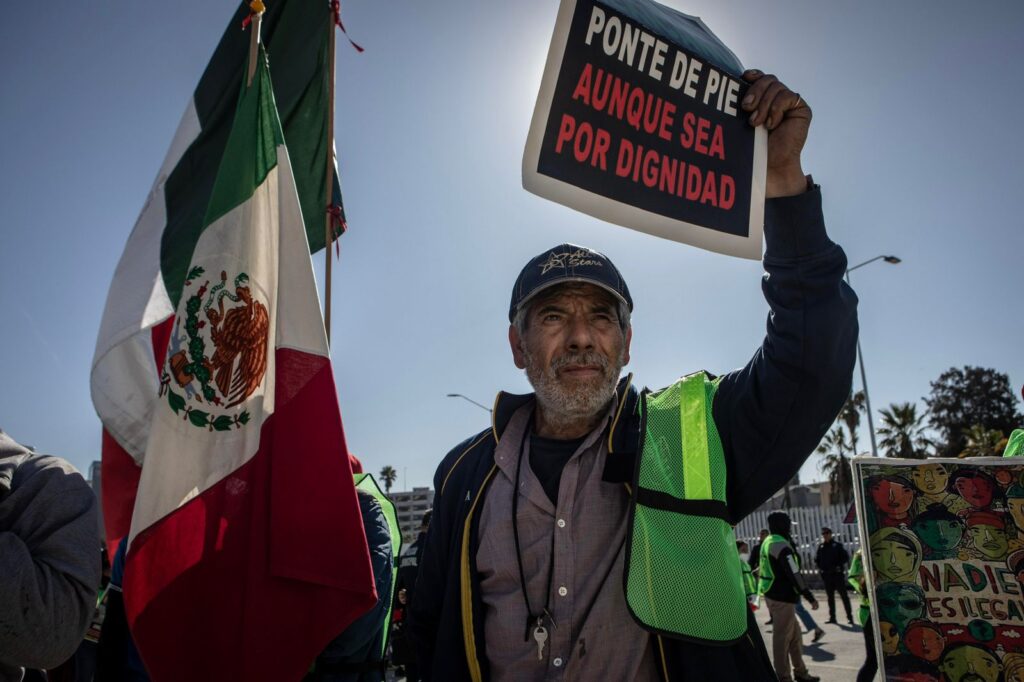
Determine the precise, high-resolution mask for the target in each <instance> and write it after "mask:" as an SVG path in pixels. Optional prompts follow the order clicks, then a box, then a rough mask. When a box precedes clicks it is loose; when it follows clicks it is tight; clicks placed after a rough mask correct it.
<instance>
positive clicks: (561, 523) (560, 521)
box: [558, 519, 565, 528]
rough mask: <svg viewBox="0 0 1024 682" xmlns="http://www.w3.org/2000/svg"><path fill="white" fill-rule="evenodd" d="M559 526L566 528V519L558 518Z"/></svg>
mask: <svg viewBox="0 0 1024 682" xmlns="http://www.w3.org/2000/svg"><path fill="white" fill-rule="evenodd" d="M558 527H559V528H565V519H558Z"/></svg>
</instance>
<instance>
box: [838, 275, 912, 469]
mask: <svg viewBox="0 0 1024 682" xmlns="http://www.w3.org/2000/svg"><path fill="white" fill-rule="evenodd" d="M876 260H884V261H885V262H886V263H889V264H890V265H897V264H899V263H902V262H903V261H902V259H901V258H898V257H897V256H875V257H874V258H869V259H868V260H866V261H864V262H863V263H857V264H856V265H854V266H853V267H852V268H846V283H847V284H850V273H851V272H853V271H854V270H856V269H857V268H862V267H864V266H865V265H867V264H869V263H874V262H875V261H876ZM857 364H859V365H860V383H861V384H862V385H863V386H864V406H865V407H866V408H867V412H868V433H869V434H871V454H872V455H873V456H875V457H878V445H876V444H875V420H874V419H873V418H872V416H871V397H870V396H869V395H868V375H867V371H866V370H865V369H864V353H863V352H861V349H860V334H858V335H857ZM854 454H857V453H854Z"/></svg>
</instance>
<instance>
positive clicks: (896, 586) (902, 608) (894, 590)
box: [875, 583, 924, 633]
mask: <svg viewBox="0 0 1024 682" xmlns="http://www.w3.org/2000/svg"><path fill="white" fill-rule="evenodd" d="M875 594H876V596H877V597H878V617H879V618H880V619H881V620H883V621H886V622H888V623H892V625H893V626H894V627H895V628H896V632H897V633H902V632H903V631H904V630H906V629H907V624H908V623H909V622H910V621H912V620H914V619H916V618H921V617H922V616H924V592H923V591H922V590H921V588H920V587H918V586H917V585H912V584H909V583H882V584H881V585H879V586H878V588H877V589H876V590H875Z"/></svg>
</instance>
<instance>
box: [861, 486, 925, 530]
mask: <svg viewBox="0 0 1024 682" xmlns="http://www.w3.org/2000/svg"><path fill="white" fill-rule="evenodd" d="M916 492H917V491H916V490H915V489H914V487H913V486H912V485H911V484H910V481H909V480H907V479H906V478H905V477H903V476H898V475H895V474H888V475H881V476H873V477H872V478H871V480H870V481H869V482H868V493H869V494H870V495H871V501H872V502H874V507H875V509H876V510H877V511H878V525H879V526H882V527H896V526H904V525H909V523H910V514H909V511H910V506H911V505H912V504H913V503H914V496H915V495H916Z"/></svg>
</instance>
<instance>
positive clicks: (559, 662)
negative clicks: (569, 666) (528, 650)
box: [551, 658, 562, 668]
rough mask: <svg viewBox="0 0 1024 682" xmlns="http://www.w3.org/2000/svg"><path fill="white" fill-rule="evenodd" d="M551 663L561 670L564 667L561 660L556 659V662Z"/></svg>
mask: <svg viewBox="0 0 1024 682" xmlns="http://www.w3.org/2000/svg"><path fill="white" fill-rule="evenodd" d="M551 662H552V663H554V664H555V667H556V668H561V667H562V659H560V658H556V659H555V660H553V661H551Z"/></svg>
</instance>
